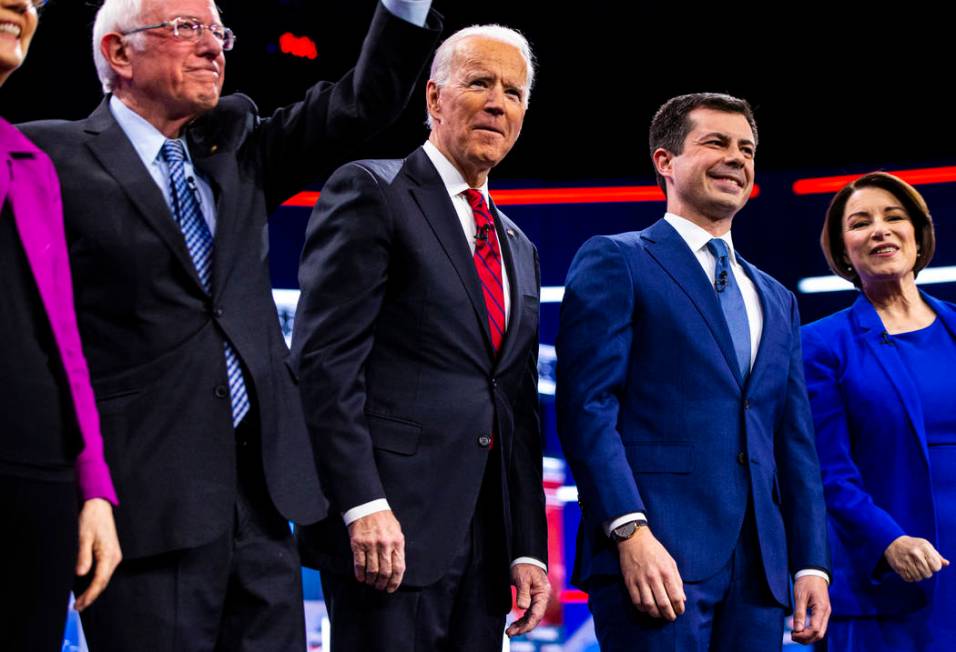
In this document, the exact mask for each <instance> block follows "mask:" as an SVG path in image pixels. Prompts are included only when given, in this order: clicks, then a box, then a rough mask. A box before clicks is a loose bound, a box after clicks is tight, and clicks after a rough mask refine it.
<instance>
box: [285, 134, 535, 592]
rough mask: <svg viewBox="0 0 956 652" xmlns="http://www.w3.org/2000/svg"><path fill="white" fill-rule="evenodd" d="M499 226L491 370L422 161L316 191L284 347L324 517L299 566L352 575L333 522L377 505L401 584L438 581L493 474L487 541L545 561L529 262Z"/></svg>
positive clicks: (444, 214)
mask: <svg viewBox="0 0 956 652" xmlns="http://www.w3.org/2000/svg"><path fill="white" fill-rule="evenodd" d="M496 214H497V219H496V224H497V228H498V238H499V241H500V242H501V246H502V252H503V257H504V262H505V265H506V266H507V271H508V278H509V284H510V292H511V313H510V322H509V326H508V330H507V333H506V335H505V339H504V341H503V343H502V347H501V350H500V351H499V355H498V356H497V359H496V358H495V356H494V355H493V353H492V348H491V337H490V334H489V331H488V320H487V316H486V310H485V303H484V298H483V296H482V291H481V289H480V285H479V280H478V274H477V272H476V271H475V266H474V263H473V261H472V255H471V252H470V250H469V247H468V243H467V241H466V239H465V236H464V234H463V233H462V228H461V223H460V222H459V220H458V216H457V214H456V213H455V209H454V207H453V205H452V203H451V200H450V198H449V196H448V193H447V191H446V189H445V185H444V183H443V182H442V180H441V178H440V177H439V175H438V172H437V171H436V170H435V168H434V166H433V165H432V163H431V161H430V160H429V159H428V157H427V155H426V154H425V152H424V151H422V150H417V151H415V152H414V153H413V154H412V155H411V156H410V157H409V158H408V159H406V160H405V161H359V162H356V163H351V164H349V165H347V166H345V167H343V168H341V169H339V170H338V171H337V172H336V173H335V174H334V175H333V176H332V177H331V178H330V179H329V181H328V183H326V185H325V187H324V189H323V191H322V198H321V200H320V201H319V203H318V205H317V206H316V209H315V212H314V213H313V215H312V219H311V221H310V223H309V228H308V231H307V235H306V245H305V250H304V253H303V258H302V265H301V267H300V271H299V281H300V285H301V286H302V290H303V294H302V298H301V300H300V303H299V308H298V309H297V312H296V322H295V328H294V331H293V342H292V353H293V360H294V363H295V364H296V365H297V366H298V371H299V375H300V387H301V390H302V397H303V400H304V402H305V407H306V420H307V421H308V424H309V427H310V429H311V431H312V433H313V441H314V443H315V445H316V447H317V448H318V450H319V458H320V461H321V462H320V463H321V465H322V471H323V474H324V475H323V481H324V482H325V486H326V490H327V492H328V493H329V495H330V499H331V502H332V508H331V509H330V512H332V513H331V514H330V516H329V518H328V519H327V520H326V521H324V522H323V523H322V524H320V525H319V526H317V527H313V528H311V529H310V528H305V529H304V531H303V532H301V533H300V538H301V541H302V545H301V546H300V549H301V550H302V553H303V560H304V561H305V563H307V564H317V565H319V566H321V567H322V568H323V569H332V570H338V571H341V572H350V571H351V567H352V558H351V552H350V550H349V545H348V536H347V532H346V530H345V527H344V524H343V521H342V518H341V515H340V514H341V513H342V512H345V511H346V510H348V509H350V508H352V507H355V506H357V505H360V504H362V503H366V502H368V501H371V500H375V499H378V498H387V499H388V502H389V504H390V506H391V508H392V509H393V510H394V512H395V515H396V517H397V518H398V520H399V522H400V523H401V526H402V531H403V533H404V535H405V548H406V566H407V570H406V573H405V580H404V583H405V584H407V585H411V586H422V585H427V584H430V583H432V582H434V581H436V580H437V579H439V578H440V577H441V576H442V575H443V574H444V573H445V572H446V571H447V569H448V568H449V566H450V564H451V561H452V558H453V556H454V554H455V552H456V551H457V550H458V547H459V546H460V545H461V543H462V541H463V540H464V537H465V535H466V533H467V531H468V528H469V525H470V523H471V519H472V516H473V514H474V513H475V506H476V502H477V500H478V496H479V491H480V490H481V486H482V478H483V475H484V473H485V467H486V465H487V464H488V463H493V464H498V465H500V473H498V472H497V471H498V469H493V470H495V471H496V472H495V473H493V474H490V475H489V477H494V478H497V479H500V484H501V490H500V492H499V491H495V495H496V496H500V497H501V508H500V510H499V509H496V510H495V511H496V513H497V514H498V515H499V518H500V519H501V522H500V528H498V527H497V525H498V524H497V523H495V524H489V526H490V527H495V529H496V530H497V531H496V532H495V533H494V534H492V535H491V536H492V538H497V540H498V541H499V542H500V549H501V550H502V551H503V552H504V553H506V554H507V556H508V559H514V558H516V557H519V556H531V557H534V558H536V559H539V560H542V561H545V560H546V559H547V543H546V542H547V525H546V522H545V512H544V493H543V489H542V485H541V451H542V443H541V436H540V427H539V421H538V412H537V406H538V399H537V346H538V337H537V333H538V298H539V284H540V279H539V271H538V260H537V253H536V251H535V249H534V246H533V245H532V244H531V242H530V241H529V240H528V239H527V238H526V237H525V235H524V234H523V233H522V232H521V231H520V230H519V229H518V227H517V226H515V224H514V223H513V222H511V220H509V219H508V218H507V217H506V216H504V215H503V214H502V213H500V212H496ZM491 433H494V435H495V448H494V449H493V450H492V451H490V449H489V446H488V437H487V436H488V435H489V434H491ZM505 573H507V564H503V567H502V574H505ZM508 597H509V599H510V596H508ZM509 604H510V602H509Z"/></svg>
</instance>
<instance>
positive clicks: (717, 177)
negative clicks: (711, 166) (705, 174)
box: [709, 174, 744, 189]
mask: <svg viewBox="0 0 956 652" xmlns="http://www.w3.org/2000/svg"><path fill="white" fill-rule="evenodd" d="M709 176H710V178H711V179H714V180H715V181H729V182H730V183H732V184H734V185H735V186H737V187H738V188H741V189H743V187H744V182H743V181H742V180H741V179H739V178H737V177H732V176H728V175H726V174H711V175H709Z"/></svg>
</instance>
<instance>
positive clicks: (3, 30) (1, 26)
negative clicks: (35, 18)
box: [0, 21, 23, 38]
mask: <svg viewBox="0 0 956 652" xmlns="http://www.w3.org/2000/svg"><path fill="white" fill-rule="evenodd" d="M22 32H23V28H22V27H20V26H19V25H17V24H16V23H11V22H9V21H3V22H0V34H12V35H13V36H16V37H17V38H20V34H21V33H22Z"/></svg>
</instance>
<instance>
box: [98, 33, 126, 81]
mask: <svg viewBox="0 0 956 652" xmlns="http://www.w3.org/2000/svg"><path fill="white" fill-rule="evenodd" d="M131 49H132V46H131V45H130V44H129V42H128V41H127V40H126V39H125V38H123V35H122V34H118V33H116V32H110V33H109V34H106V35H104V36H103V39H102V40H101V41H100V53H101V54H102V55H103V58H104V59H106V63H108V64H109V65H110V68H112V69H113V72H114V73H115V74H116V76H117V77H119V78H120V79H123V80H125V81H129V80H131V79H132V78H133V62H132V61H131V59H130V50H131Z"/></svg>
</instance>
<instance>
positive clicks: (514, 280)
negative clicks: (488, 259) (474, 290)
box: [490, 201, 528, 368]
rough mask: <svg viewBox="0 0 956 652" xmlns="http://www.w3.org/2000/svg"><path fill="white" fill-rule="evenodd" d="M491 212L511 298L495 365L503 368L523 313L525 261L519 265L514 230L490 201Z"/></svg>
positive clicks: (525, 281)
mask: <svg viewBox="0 0 956 652" xmlns="http://www.w3.org/2000/svg"><path fill="white" fill-rule="evenodd" d="M490 208H491V213H492V215H494V217H495V229H496V230H497V232H498V242H499V244H500V245H501V257H502V261H503V263H504V266H505V270H506V271H507V272H508V296H509V298H510V299H511V309H510V311H509V317H508V328H507V329H506V330H505V337H504V339H503V340H502V342H501V350H500V351H498V358H497V360H496V363H495V366H496V367H497V368H504V367H505V366H507V365H508V364H509V362H510V361H509V359H508V358H509V357H510V356H511V354H512V353H513V352H514V349H515V340H516V339H517V334H518V330H519V329H518V326H519V324H520V323H521V319H522V317H523V315H524V305H523V304H524V300H523V297H524V295H525V293H526V292H528V289H527V287H526V286H527V273H528V270H527V264H526V263H527V261H526V260H524V259H521V260H520V262H521V265H520V266H519V265H518V262H519V261H518V260H517V259H516V258H515V252H514V247H515V244H516V243H515V239H516V238H517V235H516V234H515V230H514V229H512V228H510V227H509V226H507V225H505V223H504V222H505V220H504V216H503V215H502V214H501V213H500V212H499V211H498V207H497V206H495V203H494V202H493V201H492V202H491V207H490Z"/></svg>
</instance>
